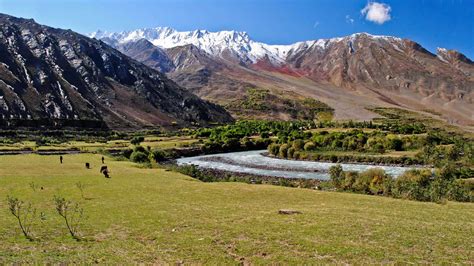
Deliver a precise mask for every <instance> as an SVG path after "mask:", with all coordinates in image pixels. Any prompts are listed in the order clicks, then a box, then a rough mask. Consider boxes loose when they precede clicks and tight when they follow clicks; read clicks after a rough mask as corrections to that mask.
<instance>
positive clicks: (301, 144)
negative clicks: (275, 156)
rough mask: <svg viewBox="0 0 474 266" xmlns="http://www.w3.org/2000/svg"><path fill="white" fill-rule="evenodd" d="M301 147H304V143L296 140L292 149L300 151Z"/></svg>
mask: <svg viewBox="0 0 474 266" xmlns="http://www.w3.org/2000/svg"><path fill="white" fill-rule="evenodd" d="M303 147H304V141H303V140H301V139H297V140H295V141H293V149H294V150H295V151H301V150H303Z"/></svg>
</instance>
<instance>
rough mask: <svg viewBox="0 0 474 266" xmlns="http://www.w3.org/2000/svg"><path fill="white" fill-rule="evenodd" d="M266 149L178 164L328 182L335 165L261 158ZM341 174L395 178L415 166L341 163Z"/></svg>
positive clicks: (214, 156) (184, 160) (200, 157)
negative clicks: (380, 173) (377, 171)
mask: <svg viewBox="0 0 474 266" xmlns="http://www.w3.org/2000/svg"><path fill="white" fill-rule="evenodd" d="M265 152H266V150H260V151H244V152H230V153H221V154H212V155H202V156H195V157H187V158H180V159H178V160H177V164H178V165H196V166H198V167H199V168H207V169H215V170H223V171H229V172H236V173H246V174H254V175H265V176H274V177H287V178H312V179H321V180H328V179H329V173H328V170H329V168H330V167H331V166H334V165H336V163H327V162H310V161H295V160H284V159H278V158H271V157H267V156H264V155H263V154H264V153H265ZM340 165H341V166H342V168H343V169H344V171H357V172H362V171H365V170H367V169H370V168H382V169H383V170H385V172H386V173H388V174H389V175H391V176H393V177H397V176H399V175H401V174H403V172H405V171H407V170H409V169H412V168H414V167H401V166H385V165H384V166H380V165H368V164H355V163H354V164H353V163H341V164H340Z"/></svg>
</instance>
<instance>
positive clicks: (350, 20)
mask: <svg viewBox="0 0 474 266" xmlns="http://www.w3.org/2000/svg"><path fill="white" fill-rule="evenodd" d="M346 23H349V24H354V19H353V18H351V16H349V15H346Z"/></svg>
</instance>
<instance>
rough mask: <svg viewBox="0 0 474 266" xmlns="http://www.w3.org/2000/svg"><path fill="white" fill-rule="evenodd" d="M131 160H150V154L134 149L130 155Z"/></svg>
mask: <svg viewBox="0 0 474 266" xmlns="http://www.w3.org/2000/svg"><path fill="white" fill-rule="evenodd" d="M130 160H131V161H132V162H135V163H146V162H149V160H148V155H146V154H145V153H144V152H141V151H134V152H133V153H132V155H130Z"/></svg>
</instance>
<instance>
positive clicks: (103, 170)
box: [100, 165, 110, 178]
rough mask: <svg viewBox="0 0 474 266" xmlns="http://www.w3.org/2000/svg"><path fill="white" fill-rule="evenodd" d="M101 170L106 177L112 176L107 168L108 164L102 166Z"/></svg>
mask: <svg viewBox="0 0 474 266" xmlns="http://www.w3.org/2000/svg"><path fill="white" fill-rule="evenodd" d="M100 172H101V173H102V174H104V176H105V178H110V176H109V169H107V165H103V166H102V167H101V168H100Z"/></svg>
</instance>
